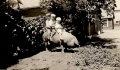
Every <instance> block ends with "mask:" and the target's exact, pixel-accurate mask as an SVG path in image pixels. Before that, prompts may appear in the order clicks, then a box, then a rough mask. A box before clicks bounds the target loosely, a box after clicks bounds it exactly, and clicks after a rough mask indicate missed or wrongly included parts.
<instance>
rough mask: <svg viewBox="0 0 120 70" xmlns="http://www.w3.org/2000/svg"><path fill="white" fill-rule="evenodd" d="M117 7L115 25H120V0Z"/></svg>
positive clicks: (117, 1)
mask: <svg viewBox="0 0 120 70" xmlns="http://www.w3.org/2000/svg"><path fill="white" fill-rule="evenodd" d="M116 5H117V7H116V8H115V12H114V14H115V19H114V23H115V25H120V0H116Z"/></svg>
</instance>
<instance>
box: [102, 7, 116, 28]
mask: <svg viewBox="0 0 120 70" xmlns="http://www.w3.org/2000/svg"><path fill="white" fill-rule="evenodd" d="M101 10H102V17H101V18H102V22H103V27H104V28H110V29H113V27H114V22H113V20H114V17H113V15H108V14H107V12H106V10H103V9H101Z"/></svg>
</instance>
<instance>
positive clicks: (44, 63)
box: [7, 27, 120, 70]
mask: <svg viewBox="0 0 120 70" xmlns="http://www.w3.org/2000/svg"><path fill="white" fill-rule="evenodd" d="M98 37H99V38H100V39H103V40H101V41H94V42H95V43H96V42H98V43H101V42H102V41H105V40H109V42H104V44H103V43H102V44H101V45H98V44H97V45H96V44H94V42H93V43H92V45H85V46H82V47H80V48H75V49H74V50H76V52H74V53H72V52H65V53H61V52H47V51H43V52H40V53H38V54H36V55H33V56H32V57H28V58H24V59H20V60H19V62H18V64H15V65H13V66H11V67H9V68H7V70H120V51H119V50H120V28H119V27H117V28H115V29H114V30H104V33H102V34H100V35H98ZM98 46H100V47H98ZM111 46H112V47H113V48H109V47H111Z"/></svg>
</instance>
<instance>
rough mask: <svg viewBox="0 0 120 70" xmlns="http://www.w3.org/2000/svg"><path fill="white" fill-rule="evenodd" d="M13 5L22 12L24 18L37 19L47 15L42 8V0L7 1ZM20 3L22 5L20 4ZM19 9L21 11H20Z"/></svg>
mask: <svg viewBox="0 0 120 70" xmlns="http://www.w3.org/2000/svg"><path fill="white" fill-rule="evenodd" d="M7 1H9V2H10V3H11V5H13V6H11V7H12V8H13V9H15V10H20V12H21V14H22V15H23V16H24V17H35V16H39V15H42V14H44V13H45V11H44V10H42V9H41V8H40V0H7ZM18 1H20V2H21V4H20V3H19V2H18ZM18 8H19V9H18Z"/></svg>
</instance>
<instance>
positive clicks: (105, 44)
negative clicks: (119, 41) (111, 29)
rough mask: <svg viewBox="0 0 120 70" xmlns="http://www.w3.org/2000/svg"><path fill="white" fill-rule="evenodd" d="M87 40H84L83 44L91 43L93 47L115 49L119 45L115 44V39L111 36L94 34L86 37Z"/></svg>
mask: <svg viewBox="0 0 120 70" xmlns="http://www.w3.org/2000/svg"><path fill="white" fill-rule="evenodd" d="M84 40H85V41H86V42H85V41H83V43H82V42H81V43H82V46H85V45H91V46H93V47H98V48H108V49H114V48H116V47H117V45H114V44H112V43H114V41H113V40H114V39H111V38H100V37H97V36H94V37H92V38H87V39H84Z"/></svg>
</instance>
